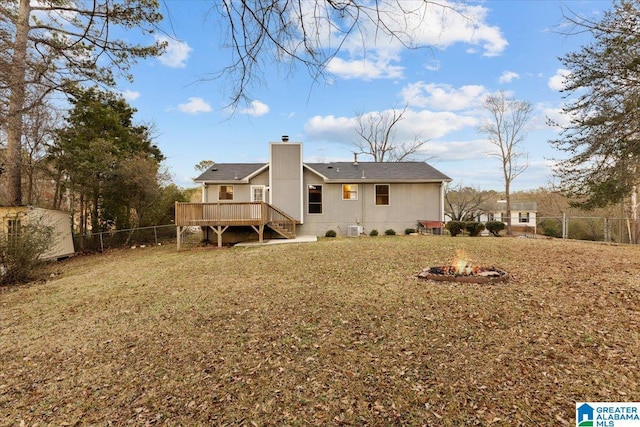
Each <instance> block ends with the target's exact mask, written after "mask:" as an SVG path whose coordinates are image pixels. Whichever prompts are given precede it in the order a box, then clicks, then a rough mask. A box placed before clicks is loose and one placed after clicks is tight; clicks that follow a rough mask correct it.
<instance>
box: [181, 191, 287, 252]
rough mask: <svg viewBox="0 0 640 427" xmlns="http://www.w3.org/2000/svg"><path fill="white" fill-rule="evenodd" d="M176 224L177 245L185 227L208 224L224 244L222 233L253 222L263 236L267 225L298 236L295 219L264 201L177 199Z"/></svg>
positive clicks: (219, 241) (285, 233) (260, 237)
mask: <svg viewBox="0 0 640 427" xmlns="http://www.w3.org/2000/svg"><path fill="white" fill-rule="evenodd" d="M175 209H176V211H175V212H176V220H175V223H176V226H177V227H178V232H177V236H178V249H180V243H181V235H182V233H183V231H184V230H185V229H186V227H193V226H198V227H209V228H211V229H212V230H213V231H215V232H216V234H217V235H218V246H222V234H223V233H224V232H225V231H226V230H227V228H229V227H231V226H250V227H252V228H253V229H254V230H255V231H256V232H257V233H258V238H259V240H260V242H262V240H263V236H264V227H265V226H267V227H269V228H271V229H273V230H275V231H276V232H277V233H278V234H280V235H281V236H282V237H285V238H287V239H292V238H295V237H296V220H295V219H294V218H292V217H291V216H289V215H287V214H286V213H284V212H282V211H281V210H279V209H277V208H275V207H274V206H271V205H270V204H268V203H264V202H217V203H181V202H176V207H175Z"/></svg>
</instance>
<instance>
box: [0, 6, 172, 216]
mask: <svg viewBox="0 0 640 427" xmlns="http://www.w3.org/2000/svg"><path fill="white" fill-rule="evenodd" d="M158 7H159V5H158V2H157V0H127V1H123V0H55V1H53V0H42V1H38V2H32V1H31V0H13V1H3V2H1V3H0V52H1V53H0V87H1V88H2V89H3V90H2V99H0V101H2V102H1V103H0V108H2V110H3V111H4V110H5V108H6V121H4V120H3V121H2V122H0V126H6V133H7V153H6V159H7V172H6V173H7V181H8V182H7V184H8V185H7V187H8V202H9V203H10V204H12V205H20V204H22V187H21V185H22V182H21V181H22V139H23V128H24V123H23V117H24V115H25V113H26V112H27V111H28V110H29V109H30V108H32V107H34V106H35V105H39V103H40V101H42V100H43V99H44V98H45V97H47V96H48V95H50V94H51V93H53V92H56V91H62V92H66V91H68V90H69V88H71V87H72V86H73V84H74V83H81V82H86V81H93V82H98V83H102V84H106V85H113V84H114V83H115V80H114V71H115V72H120V73H121V74H122V75H124V76H125V77H127V78H129V79H131V75H130V74H129V72H128V70H129V67H130V65H131V64H132V63H134V62H135V60H136V59H137V58H144V57H147V56H152V55H157V54H159V53H160V52H161V51H162V48H163V44H161V43H159V42H154V43H151V44H150V45H148V46H143V45H139V44H131V43H129V42H127V41H125V40H121V39H117V38H115V37H114V35H113V34H114V33H115V32H114V31H113V29H114V27H115V26H119V27H122V28H125V29H128V30H130V31H134V30H137V31H140V32H142V33H143V34H149V33H152V32H153V31H154V29H155V25H156V24H157V23H158V22H160V20H161V19H162V15H160V13H158V11H157V10H158ZM36 93H37V94H39V95H40V98H38V97H36V98H34V99H33V100H32V101H33V102H34V103H33V104H30V103H29V101H30V97H29V94H36ZM5 106H6V107H5ZM3 116H4V114H3Z"/></svg>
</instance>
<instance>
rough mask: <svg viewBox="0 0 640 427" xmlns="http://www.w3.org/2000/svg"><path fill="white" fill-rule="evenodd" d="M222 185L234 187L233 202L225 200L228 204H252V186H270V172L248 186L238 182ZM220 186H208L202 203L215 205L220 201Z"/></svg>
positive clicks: (258, 177) (260, 175)
mask: <svg viewBox="0 0 640 427" xmlns="http://www.w3.org/2000/svg"><path fill="white" fill-rule="evenodd" d="M220 185H233V200H224V201H226V202H230V201H233V202H250V201H251V186H252V185H264V186H267V185H269V172H268V171H265V172H262V173H260V174H258V175H256V176H255V177H253V178H252V179H251V180H250V181H249V183H248V184H245V183H242V182H237V183H230V184H220ZM220 185H218V184H208V185H206V186H205V187H204V191H203V195H204V197H203V199H202V202H205V203H215V202H218V201H220V200H219V198H218V195H219V191H220Z"/></svg>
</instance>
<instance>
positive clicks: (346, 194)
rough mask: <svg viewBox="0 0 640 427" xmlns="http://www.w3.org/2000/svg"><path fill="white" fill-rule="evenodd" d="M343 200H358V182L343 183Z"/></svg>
mask: <svg viewBox="0 0 640 427" xmlns="http://www.w3.org/2000/svg"><path fill="white" fill-rule="evenodd" d="M342 200H358V184H343V185H342Z"/></svg>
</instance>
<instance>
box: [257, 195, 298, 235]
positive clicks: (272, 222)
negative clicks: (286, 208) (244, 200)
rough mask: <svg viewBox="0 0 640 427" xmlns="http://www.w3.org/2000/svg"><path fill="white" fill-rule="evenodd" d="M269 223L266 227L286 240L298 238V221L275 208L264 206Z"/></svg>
mask: <svg viewBox="0 0 640 427" xmlns="http://www.w3.org/2000/svg"><path fill="white" fill-rule="evenodd" d="M264 205H265V207H266V209H267V213H266V217H267V218H268V221H267V222H266V224H265V225H266V226H267V227H269V228H270V229H272V230H273V231H275V232H276V233H278V234H279V235H281V236H282V237H284V238H286V239H295V238H296V220H295V219H293V218H292V217H291V216H289V215H287V214H286V213H284V212H282V211H281V210H280V209H278V208H276V207H275V206H272V205H269V204H267V203H265V204H264Z"/></svg>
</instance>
